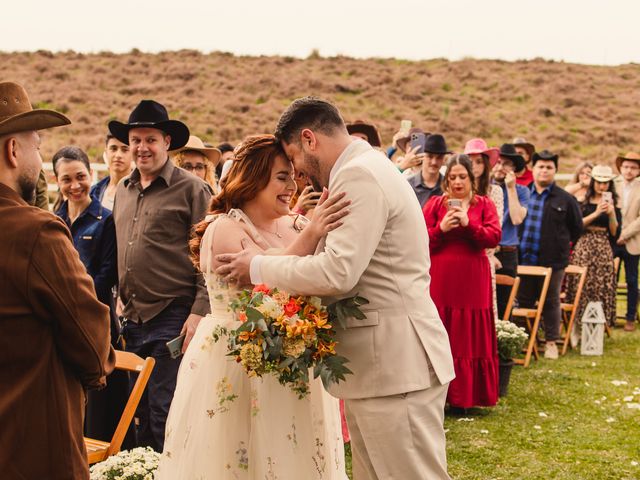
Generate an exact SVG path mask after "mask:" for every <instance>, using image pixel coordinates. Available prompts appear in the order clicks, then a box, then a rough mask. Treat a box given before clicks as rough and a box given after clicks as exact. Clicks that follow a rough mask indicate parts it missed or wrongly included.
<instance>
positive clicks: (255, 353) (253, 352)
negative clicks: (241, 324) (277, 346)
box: [240, 343, 262, 370]
mask: <svg viewBox="0 0 640 480" xmlns="http://www.w3.org/2000/svg"><path fill="white" fill-rule="evenodd" d="M240 362H241V363H242V366H243V367H244V368H246V369H247V370H258V369H259V368H260V367H261V366H262V349H261V348H260V347H259V346H258V345H255V344H253V343H247V344H246V345H243V346H242V348H241V349H240Z"/></svg>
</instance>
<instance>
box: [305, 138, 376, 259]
mask: <svg viewBox="0 0 640 480" xmlns="http://www.w3.org/2000/svg"><path fill="white" fill-rule="evenodd" d="M349 147H350V149H349V151H348V152H346V155H345V156H344V157H343V158H339V159H338V162H339V165H338V164H337V165H336V167H337V168H336V171H335V172H332V173H333V174H332V175H331V180H330V181H329V194H332V193H333V192H332V191H331V187H332V186H333V184H334V183H335V179H336V177H337V176H338V175H340V170H342V169H343V168H344V167H345V166H346V165H348V164H349V162H351V160H353V159H354V158H356V157H357V156H359V155H361V154H363V153H365V152H366V151H368V150H371V145H369V144H368V143H367V142H365V141H364V140H356V141H355V142H353V143H352V144H351V145H350V146H349ZM349 147H347V148H349ZM336 193H338V192H336ZM348 196H349V192H347V197H348ZM326 239H327V236H326V235H325V236H324V237H322V238H321V239H320V241H319V242H318V246H317V247H316V255H317V254H318V253H320V252H322V251H324V246H325V242H326Z"/></svg>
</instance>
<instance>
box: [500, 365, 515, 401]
mask: <svg viewBox="0 0 640 480" xmlns="http://www.w3.org/2000/svg"><path fill="white" fill-rule="evenodd" d="M513 365H514V363H513V360H502V359H500V364H499V376H498V378H499V382H498V395H499V396H501V397H506V396H507V393H508V390H509V379H510V378H511V369H513Z"/></svg>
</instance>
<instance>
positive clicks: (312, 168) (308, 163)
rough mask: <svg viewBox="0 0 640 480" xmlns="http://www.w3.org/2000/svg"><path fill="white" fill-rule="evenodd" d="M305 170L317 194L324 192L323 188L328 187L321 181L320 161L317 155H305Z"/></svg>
mask: <svg viewBox="0 0 640 480" xmlns="http://www.w3.org/2000/svg"><path fill="white" fill-rule="evenodd" d="M304 170H305V174H306V175H307V178H308V179H309V181H310V182H311V185H312V186H313V189H314V190H315V191H316V192H322V188H323V187H328V185H323V182H322V181H321V180H320V176H321V175H320V159H319V158H318V157H317V156H316V155H313V154H311V153H306V152H305V153H304Z"/></svg>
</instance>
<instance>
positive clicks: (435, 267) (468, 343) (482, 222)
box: [424, 154, 500, 413]
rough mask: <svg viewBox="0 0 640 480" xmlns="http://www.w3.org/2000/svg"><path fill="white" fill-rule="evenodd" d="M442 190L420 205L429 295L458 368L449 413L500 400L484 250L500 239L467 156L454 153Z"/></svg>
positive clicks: (493, 211)
mask: <svg viewBox="0 0 640 480" xmlns="http://www.w3.org/2000/svg"><path fill="white" fill-rule="evenodd" d="M442 187H443V191H444V195H443V196H440V197H432V198H431V199H429V202H428V203H427V204H426V205H425V208H424V218H425V221H426V224H427V230H428V232H429V249H430V253H431V297H432V298H433V301H434V302H435V304H436V307H437V308H438V312H439V314H440V318H441V319H442V322H443V323H444V326H445V328H446V329H447V333H448V334H449V342H450V343H451V352H452V354H453V362H454V367H455V372H456V378H455V379H454V380H453V381H452V382H451V384H450V385H449V392H448V395H447V402H448V403H449V406H450V407H451V409H452V411H453V412H456V413H460V410H461V409H466V408H470V407H474V406H493V405H495V404H496V402H497V401H498V346H497V340H496V330H495V317H494V314H493V305H492V303H493V302H492V292H491V273H490V268H489V260H488V258H487V254H486V251H485V249H487V248H494V247H495V246H496V245H498V242H499V241H500V223H499V221H498V215H497V212H496V207H495V205H494V204H493V202H492V201H491V200H490V199H489V198H487V197H485V196H481V195H478V194H477V193H476V187H475V182H474V180H473V171H472V166H471V161H470V159H469V157H468V156H467V155H464V154H457V155H453V156H452V157H451V158H449V160H448V161H447V169H446V172H445V175H444V179H443V183H442Z"/></svg>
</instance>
